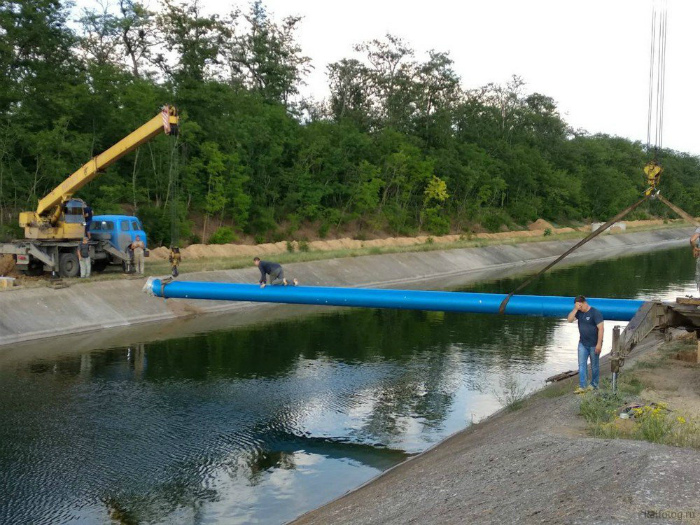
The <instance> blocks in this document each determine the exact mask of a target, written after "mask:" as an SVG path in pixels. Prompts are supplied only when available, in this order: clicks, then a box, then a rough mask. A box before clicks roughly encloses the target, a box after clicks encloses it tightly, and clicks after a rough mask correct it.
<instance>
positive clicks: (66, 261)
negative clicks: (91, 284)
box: [58, 253, 80, 277]
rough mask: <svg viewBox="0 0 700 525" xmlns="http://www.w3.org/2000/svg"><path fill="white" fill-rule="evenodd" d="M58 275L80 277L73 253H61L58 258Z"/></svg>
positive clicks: (78, 266)
mask: <svg viewBox="0 0 700 525" xmlns="http://www.w3.org/2000/svg"><path fill="white" fill-rule="evenodd" d="M58 273H59V274H60V275H61V277H77V276H78V275H80V264H79V263H78V256H77V255H76V254H75V253H62V254H61V256H60V257H59V258H58Z"/></svg>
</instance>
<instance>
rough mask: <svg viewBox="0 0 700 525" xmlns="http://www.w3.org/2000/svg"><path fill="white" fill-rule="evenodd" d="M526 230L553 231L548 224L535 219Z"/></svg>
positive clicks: (542, 220)
mask: <svg viewBox="0 0 700 525" xmlns="http://www.w3.org/2000/svg"><path fill="white" fill-rule="evenodd" d="M527 229H528V230H530V231H537V230H546V229H550V230H553V229H554V226H552V225H551V224H550V223H548V222H547V221H545V220H544V219H537V220H536V221H535V222H533V223H530V224H528V225H527Z"/></svg>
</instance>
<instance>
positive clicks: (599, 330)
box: [566, 295, 604, 394]
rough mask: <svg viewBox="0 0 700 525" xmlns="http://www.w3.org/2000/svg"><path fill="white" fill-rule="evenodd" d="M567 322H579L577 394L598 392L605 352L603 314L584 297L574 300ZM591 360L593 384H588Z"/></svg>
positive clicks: (580, 296)
mask: <svg viewBox="0 0 700 525" xmlns="http://www.w3.org/2000/svg"><path fill="white" fill-rule="evenodd" d="M566 320H567V321H569V322H570V323H573V322H574V321H576V320H577V321H578V332H579V335H580V338H579V342H578V384H579V386H578V388H577V389H576V390H575V393H577V394H581V393H583V392H586V391H588V390H598V379H599V377H600V366H599V360H600V352H601V351H602V350H603V333H604V330H603V314H601V313H600V310H598V309H597V308H594V307H592V306H591V305H590V304H588V301H586V298H585V297H584V296H583V295H579V296H578V297H576V299H574V309H573V310H571V312H569V315H568V316H567V318H566ZM589 359H590V360H591V384H590V386H588V385H587V382H588V360H589Z"/></svg>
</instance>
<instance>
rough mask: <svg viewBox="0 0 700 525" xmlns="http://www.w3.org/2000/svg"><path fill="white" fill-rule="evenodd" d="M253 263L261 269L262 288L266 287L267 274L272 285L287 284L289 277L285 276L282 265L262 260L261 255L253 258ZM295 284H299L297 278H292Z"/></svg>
mask: <svg viewBox="0 0 700 525" xmlns="http://www.w3.org/2000/svg"><path fill="white" fill-rule="evenodd" d="M253 264H255V266H257V267H258V270H260V288H265V285H266V284H267V276H268V275H269V276H270V284H271V285H272V286H278V285H281V284H282V285H284V286H287V279H285V278H284V269H283V268H282V265H281V264H279V263H276V262H270V261H261V260H260V257H256V258H254V259H253ZM292 283H293V284H294V286H296V285H297V284H299V281H297V280H296V279H293V280H292Z"/></svg>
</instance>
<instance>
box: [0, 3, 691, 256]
mask: <svg viewBox="0 0 700 525" xmlns="http://www.w3.org/2000/svg"><path fill="white" fill-rule="evenodd" d="M115 1H116V4H112V5H111V7H109V8H105V9H97V10H94V9H93V10H82V11H80V12H78V11H77V10H75V9H74V8H73V7H72V6H71V5H70V4H68V3H66V2H59V1H57V0H21V1H8V0H0V68H1V73H2V74H1V75H0V233H2V235H4V236H14V235H18V232H17V227H16V222H17V212H18V211H20V210H31V209H34V208H35V206H36V202H37V198H39V197H41V196H43V195H44V194H46V193H47V192H48V191H49V190H51V189H52V188H53V187H54V186H56V185H57V184H58V183H59V182H61V181H62V180H63V179H64V178H66V177H67V176H68V175H69V174H71V173H72V172H73V171H75V170H76V169H77V168H78V167H80V166H81V165H82V164H83V163H85V162H86V161H87V160H88V159H89V158H90V157H91V156H93V155H95V154H97V153H99V152H101V151H103V150H104V149H106V148H107V147H109V146H111V145H112V144H113V143H115V142H116V141H118V140H119V139H121V138H122V137H123V136H125V135H126V134H128V133H129V132H131V131H132V130H133V129H135V128H137V127H138V126H140V125H141V124H143V123H144V122H146V121H147V120H149V119H150V118H152V117H153V116H154V115H156V114H157V113H158V112H159V110H160V107H161V106H162V105H163V104H166V103H170V104H173V105H175V106H176V107H177V108H178V109H179V111H180V115H181V133H180V135H179V136H178V137H177V138H172V137H165V136H161V137H159V138H157V139H156V140H153V141H152V142H150V143H149V144H147V145H145V146H143V147H142V148H140V149H139V150H138V151H137V152H136V153H132V154H131V155H130V156H128V157H125V158H124V159H122V160H121V161H120V162H118V163H117V164H115V165H114V166H112V167H110V168H109V169H108V170H107V172H106V173H105V174H103V175H102V176H101V177H99V178H98V179H97V180H96V181H94V182H93V183H92V184H90V185H88V186H87V187H86V188H84V189H83V190H82V191H81V192H80V195H79V196H80V197H82V198H84V199H85V200H86V201H88V202H90V203H91V205H92V207H93V208H94V210H95V213H98V214H99V213H122V212H128V213H136V214H137V215H138V216H139V217H141V219H142V220H143V221H144V224H145V226H146V229H147V230H148V232H149V234H150V236H151V239H152V240H155V241H156V242H159V243H160V242H164V243H168V242H170V237H171V234H174V235H176V236H177V237H178V238H179V240H180V242H198V241H200V240H202V239H204V240H205V241H206V240H209V241H210V242H230V241H231V240H234V239H235V238H236V236H238V235H242V234H247V235H251V236H252V237H253V238H254V239H255V240H257V241H259V242H261V241H263V240H280V239H282V238H284V237H288V236H294V235H295V232H296V233H297V234H299V233H300V228H302V229H303V231H305V232H309V231H313V232H314V234H315V235H318V236H320V237H324V236H327V235H332V234H335V233H337V232H343V231H350V230H351V231H354V232H355V233H356V234H358V235H362V234H363V233H362V232H378V231H381V232H386V233H393V234H412V233H415V232H418V231H425V232H430V233H434V234H441V233H446V232H448V231H475V230H478V229H486V230H490V231H496V230H499V229H502V228H504V227H508V228H516V227H518V226H523V225H525V224H527V223H528V222H530V221H533V220H535V219H537V218H540V217H542V218H545V219H547V220H550V221H555V222H560V223H562V222H564V223H567V222H572V221H574V222H575V221H582V220H600V219H607V218H609V217H611V216H612V215H614V214H615V213H617V212H618V211H620V210H621V209H622V208H624V207H625V206H627V205H629V204H631V203H632V202H633V201H634V200H636V198H637V196H639V195H640V193H641V191H642V190H643V173H642V167H643V165H644V164H645V163H646V161H647V160H649V158H650V157H651V153H650V152H648V151H647V148H646V147H645V145H644V144H641V143H638V142H631V141H628V140H626V139H622V138H617V137H610V136H607V135H590V134H588V133H586V132H585V131H584V130H574V129H571V127H570V126H569V125H568V124H567V123H566V122H565V121H564V119H563V118H562V117H561V115H560V114H559V112H558V110H557V105H556V102H555V101H554V100H552V98H550V97H548V96H546V95H543V94H539V93H528V91H527V86H526V84H525V83H524V81H523V80H522V79H520V78H518V77H513V78H512V79H509V80H507V81H505V82H504V83H503V84H498V85H497V84H489V85H487V86H483V87H481V88H478V89H466V88H465V86H464V83H463V81H462V79H460V78H459V76H458V75H457V74H456V73H455V71H454V69H453V62H452V60H451V59H450V56H449V54H448V53H445V52H439V51H429V52H428V53H427V54H425V55H423V54H418V55H417V54H416V53H415V52H414V50H413V49H411V47H410V45H409V44H408V43H406V42H405V41H403V40H401V39H398V38H396V37H393V36H391V35H387V36H385V37H382V38H380V39H377V40H373V41H370V42H365V43H360V44H358V45H357V46H356V47H355V48H354V49H349V50H348V55H349V56H350V57H351V58H346V59H343V60H340V61H338V62H335V63H332V64H329V65H327V66H325V65H319V64H312V63H311V61H310V60H309V58H307V57H306V56H304V53H303V50H302V49H301V48H300V46H299V44H298V42H297V39H296V38H297V34H298V31H300V30H303V27H302V20H301V19H300V18H296V17H292V18H285V19H281V20H278V19H275V17H274V16H271V15H270V14H269V13H268V12H267V11H266V9H265V7H264V5H263V4H262V3H260V2H255V3H253V4H251V5H247V6H242V7H241V8H240V9H235V10H234V11H233V12H232V13H230V14H229V15H227V16H222V17H219V16H212V15H209V14H205V13H204V12H203V11H202V5H201V2H200V1H198V0H189V1H185V2H179V1H176V0H163V1H162V3H160V4H159V6H158V10H157V11H152V10H150V9H149V8H147V7H146V6H145V5H144V4H141V3H138V2H136V1H134V0H115ZM418 56H424V59H419V58H418ZM312 67H326V72H327V78H328V89H329V91H328V95H327V97H326V98H325V99H323V100H308V99H304V98H303V97H301V96H300V86H301V85H302V84H303V81H304V78H305V75H306V74H307V73H308V72H309V70H310V68H312ZM645 110H646V108H640V111H645ZM661 161H662V164H663V165H664V167H665V172H664V176H663V178H662V184H661V187H662V191H663V192H664V194H665V195H666V196H667V197H668V198H669V199H671V200H672V201H673V202H675V203H676V204H678V205H679V206H681V207H682V208H684V209H686V210H687V211H689V212H691V213H693V214H695V215H698V214H700V178H698V177H697V174H698V173H699V172H700V159H699V158H698V157H694V156H691V155H687V154H683V153H678V152H673V151H666V150H665V151H663V152H662V156H661ZM636 213H637V215H636V216H637V217H643V216H644V215H645V214H653V215H666V214H667V213H668V211H667V210H666V209H664V208H663V207H662V206H661V205H660V204H659V203H651V204H650V205H649V206H646V207H645V208H644V209H643V210H642V211H638V212H636ZM195 221H196V226H197V227H196V228H195V227H194V226H195ZM172 224H176V225H177V228H176V229H173V228H171V225H172ZM176 230H177V231H176ZM195 232H196V233H195Z"/></svg>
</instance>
